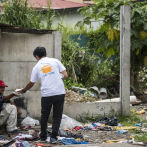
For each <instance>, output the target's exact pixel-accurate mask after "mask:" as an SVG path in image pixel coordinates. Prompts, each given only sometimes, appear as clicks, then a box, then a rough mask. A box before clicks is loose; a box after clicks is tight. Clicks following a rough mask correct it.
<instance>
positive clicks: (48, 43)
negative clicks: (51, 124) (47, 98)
mask: <svg viewBox="0 0 147 147" xmlns="http://www.w3.org/2000/svg"><path fill="white" fill-rule="evenodd" d="M54 34H55V35H54ZM56 34H59V35H58V36H59V37H60V33H58V32H55V33H53V34H18V33H2V34H1V39H0V79H1V80H3V81H4V82H5V83H6V84H7V85H8V87H7V88H6V91H5V95H7V94H10V93H11V92H12V91H14V90H15V89H16V88H23V87H24V86H25V85H26V84H27V83H28V82H29V81H30V76H31V72H32V69H33V67H34V66H35V64H36V63H37V60H36V59H35V58H34V56H33V51H34V49H35V48H36V47H37V46H43V47H45V48H46V50H47V56H48V57H51V58H52V57H57V58H58V59H60V56H61V54H60V52H61V51H60V52H59V54H60V55H59V54H57V55H56V54H55V53H54V52H55V51H56V41H54V38H56ZM58 42H59V43H61V41H59V40H58ZM60 46H61V45H60ZM58 49H59V50H61V47H60V48H58ZM40 86H41V84H40V81H37V82H36V83H35V85H34V87H33V88H32V89H30V91H29V92H28V93H27V94H24V95H23V98H18V99H16V98H14V99H13V100H14V102H15V103H16V105H17V106H18V107H20V109H21V110H22V113H23V114H22V117H26V116H27V115H29V116H32V117H39V116H40V113H41V103H40V100H41V93H40Z"/></svg>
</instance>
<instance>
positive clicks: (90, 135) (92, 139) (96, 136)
mask: <svg viewBox="0 0 147 147" xmlns="http://www.w3.org/2000/svg"><path fill="white" fill-rule="evenodd" d="M95 100H98V99H97V98H94V97H93V98H89V97H86V96H83V95H79V94H78V93H76V92H73V91H70V90H68V91H67V94H66V97H65V103H67V102H90V101H95ZM130 109H134V110H136V111H140V110H143V109H144V110H146V109H147V103H146V104H140V105H136V106H131V107H130ZM146 114H147V110H146V113H145V114H141V115H140V116H141V117H142V119H143V120H147V115H146ZM19 125H20V124H19ZM32 129H33V130H36V131H40V126H37V127H35V128H29V129H28V130H32ZM28 130H22V129H21V127H20V130H19V132H20V133H22V134H28ZM72 133H74V134H79V135H83V136H85V137H84V138H83V139H82V140H81V141H86V142H88V143H89V144H99V145H102V144H103V143H106V141H108V140H118V139H126V140H130V137H131V136H132V134H131V133H130V132H128V133H126V134H119V135H118V134H117V131H101V130H84V131H83V130H80V131H73V132H72ZM16 135H17V134H7V133H6V132H5V133H4V134H3V136H4V137H5V138H6V139H7V140H10V139H12V138H13V137H15V136H16ZM35 144H36V142H30V145H31V146H33V145H35ZM59 145H60V146H61V145H63V144H62V143H61V141H59V142H58V144H57V146H59ZM145 145H146V146H147V144H146V143H145ZM138 146H140V145H138Z"/></svg>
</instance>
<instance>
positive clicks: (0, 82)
mask: <svg viewBox="0 0 147 147" xmlns="http://www.w3.org/2000/svg"><path fill="white" fill-rule="evenodd" d="M0 87H8V86H7V85H6V84H5V83H4V82H3V81H2V80H0Z"/></svg>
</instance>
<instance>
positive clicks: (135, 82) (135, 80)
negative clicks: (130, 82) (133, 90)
mask: <svg viewBox="0 0 147 147" xmlns="http://www.w3.org/2000/svg"><path fill="white" fill-rule="evenodd" d="M138 77H139V73H135V75H134V87H138Z"/></svg>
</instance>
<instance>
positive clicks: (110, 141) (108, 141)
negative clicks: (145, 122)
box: [106, 138, 126, 143]
mask: <svg viewBox="0 0 147 147" xmlns="http://www.w3.org/2000/svg"><path fill="white" fill-rule="evenodd" d="M120 141H126V139H125V138H123V139H117V140H107V141H106V143H116V142H120Z"/></svg>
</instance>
